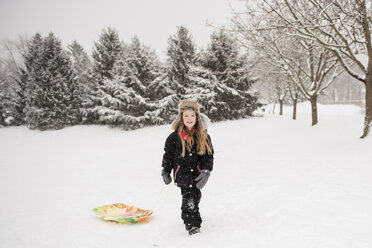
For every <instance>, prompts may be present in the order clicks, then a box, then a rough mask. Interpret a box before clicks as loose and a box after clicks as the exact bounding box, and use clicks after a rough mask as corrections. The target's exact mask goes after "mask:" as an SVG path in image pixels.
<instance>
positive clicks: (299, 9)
mask: <svg viewBox="0 0 372 248" xmlns="http://www.w3.org/2000/svg"><path fill="white" fill-rule="evenodd" d="M262 1H263V2H264V3H265V5H266V7H267V8H266V10H268V11H269V12H271V13H275V14H276V15H277V16H278V17H279V20H280V21H279V22H278V23H276V24H274V25H272V26H271V27H273V28H274V27H275V28H278V29H282V28H288V27H290V28H291V29H292V30H293V32H291V33H290V34H289V35H295V36H297V37H300V38H301V39H304V40H309V41H316V42H317V43H318V44H320V45H321V46H323V47H324V48H326V49H328V50H329V51H331V52H332V53H333V55H334V56H335V57H337V59H338V61H339V62H340V63H341V65H342V67H343V68H344V69H345V70H346V71H347V72H348V73H349V74H350V75H351V76H352V77H354V78H356V79H357V80H359V81H361V82H362V83H363V84H364V85H365V87H366V90H365V94H366V95H365V99H366V106H365V108H366V115H365V120H364V129H363V134H362V136H361V138H364V137H366V136H367V135H368V133H369V129H370V126H371V124H372V41H371V39H372V38H371V26H370V25H371V22H372V4H371V2H370V1H369V2H368V3H367V1H366V0H262ZM310 10H311V11H310Z"/></svg>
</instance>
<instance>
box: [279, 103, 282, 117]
mask: <svg viewBox="0 0 372 248" xmlns="http://www.w3.org/2000/svg"><path fill="white" fill-rule="evenodd" d="M279 104H280V112H279V115H283V100H279Z"/></svg>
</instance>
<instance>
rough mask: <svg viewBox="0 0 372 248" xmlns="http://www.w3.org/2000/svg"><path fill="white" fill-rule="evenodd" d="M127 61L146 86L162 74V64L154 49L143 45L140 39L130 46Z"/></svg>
mask: <svg viewBox="0 0 372 248" xmlns="http://www.w3.org/2000/svg"><path fill="white" fill-rule="evenodd" d="M127 50H128V51H127V53H126V58H125V60H126V61H127V63H128V65H129V66H130V68H131V69H132V71H133V73H134V74H135V75H136V77H137V78H138V79H139V80H140V81H141V83H142V84H143V85H144V86H148V85H149V84H150V83H151V82H152V81H153V80H154V79H155V78H156V77H157V76H158V75H159V72H160V62H159V60H158V57H157V55H156V53H155V52H154V50H153V49H151V48H150V47H148V46H145V45H143V44H142V43H141V42H140V40H139V39H138V37H136V36H135V37H133V38H132V42H131V43H130V44H129V46H128V49H127Z"/></svg>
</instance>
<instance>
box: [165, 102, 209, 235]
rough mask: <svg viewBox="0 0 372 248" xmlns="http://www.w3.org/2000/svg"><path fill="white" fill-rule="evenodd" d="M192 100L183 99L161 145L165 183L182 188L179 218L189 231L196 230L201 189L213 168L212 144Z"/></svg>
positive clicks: (196, 106) (193, 231)
mask: <svg viewBox="0 0 372 248" xmlns="http://www.w3.org/2000/svg"><path fill="white" fill-rule="evenodd" d="M205 124H206V123H203V120H202V117H201V115H200V112H199V104H198V102H197V101H195V100H182V101H181V102H180V104H179V105H178V116H177V118H176V119H175V120H174V121H173V124H172V128H173V129H174V130H175V131H174V132H173V133H171V134H170V135H169V136H168V138H167V140H166V142H165V147H164V151H165V153H164V155H163V162H162V166H163V170H162V173H161V174H162V176H163V180H164V183H165V184H169V183H171V182H172V178H171V176H170V174H171V172H172V170H173V178H174V182H175V184H176V185H177V186H178V187H180V188H181V194H182V206H181V210H182V215H181V216H182V219H183V222H184V223H185V227H186V230H187V231H188V232H189V234H190V235H192V234H195V233H198V232H199V229H200V224H201V223H202V219H201V217H200V213H199V202H200V198H201V191H200V189H202V188H203V187H204V186H205V184H206V183H207V181H208V178H209V175H210V173H211V171H212V169H213V146H212V142H211V139H210V137H209V135H208V134H207V130H206V128H205Z"/></svg>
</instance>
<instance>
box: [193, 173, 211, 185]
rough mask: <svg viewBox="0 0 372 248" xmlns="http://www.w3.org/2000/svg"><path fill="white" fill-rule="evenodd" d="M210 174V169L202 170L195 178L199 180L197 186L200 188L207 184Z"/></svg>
mask: <svg viewBox="0 0 372 248" xmlns="http://www.w3.org/2000/svg"><path fill="white" fill-rule="evenodd" d="M210 175H211V172H210V171H209V170H202V171H201V172H200V175H199V176H198V177H197V178H195V181H198V182H197V183H196V187H197V188H198V189H202V188H203V187H204V186H205V185H206V184H207V182H208V178H209V176H210Z"/></svg>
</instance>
